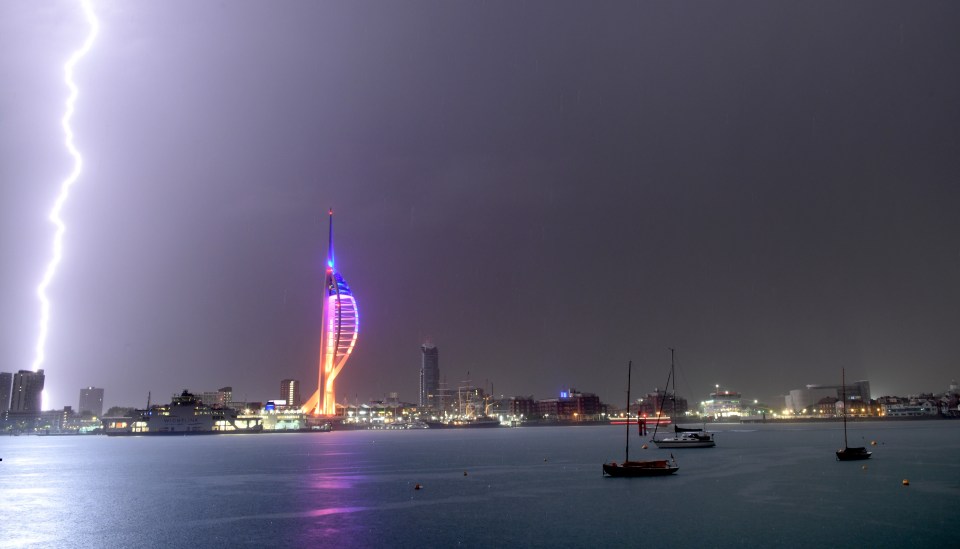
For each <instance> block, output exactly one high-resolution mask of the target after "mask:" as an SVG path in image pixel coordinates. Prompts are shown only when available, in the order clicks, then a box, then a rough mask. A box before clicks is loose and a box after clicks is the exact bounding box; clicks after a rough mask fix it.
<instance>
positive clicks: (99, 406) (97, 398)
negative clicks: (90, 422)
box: [77, 387, 103, 417]
mask: <svg viewBox="0 0 960 549" xmlns="http://www.w3.org/2000/svg"><path fill="white" fill-rule="evenodd" d="M77 410H80V415H83V413H84V412H89V413H90V414H91V415H92V416H93V417H100V416H102V415H103V389H101V388H99V387H87V388H85V389H80V406H78V407H77Z"/></svg>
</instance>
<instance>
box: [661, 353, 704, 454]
mask: <svg viewBox="0 0 960 549" xmlns="http://www.w3.org/2000/svg"><path fill="white" fill-rule="evenodd" d="M674 351H675V349H672V348H671V349H670V375H669V376H667V384H666V385H665V386H664V398H666V396H667V395H669V394H671V393H669V392H667V388H668V387H669V386H670V380H671V379H672V380H673V414H672V416H671V419H672V420H673V436H668V437H663V438H661V439H657V431H658V430H659V428H660V415H661V414H662V413H663V399H660V410H658V411H657V426H656V428H654V430H653V438H651V439H650V440H651V442H653V443H654V444H656V445H657V448H713V447H714V446H716V445H717V443H716V442H715V441H714V440H713V433H707V432H706V431H704V430H703V429H702V428H691V427H680V426H679V425H677V423H676V422H677V419H678V418H677V376H676V374H675V372H674V363H673V353H674Z"/></svg>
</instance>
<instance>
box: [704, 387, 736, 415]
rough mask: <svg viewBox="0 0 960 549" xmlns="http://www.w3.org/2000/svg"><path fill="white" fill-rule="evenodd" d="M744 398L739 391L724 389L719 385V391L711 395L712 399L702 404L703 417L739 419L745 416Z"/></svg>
mask: <svg viewBox="0 0 960 549" xmlns="http://www.w3.org/2000/svg"><path fill="white" fill-rule="evenodd" d="M741 398H742V396H741V395H740V393H738V392H737V391H732V390H730V389H724V388H722V387H720V386H719V385H717V390H716V391H714V392H712V393H710V399H709V400H705V401H703V402H701V403H700V406H701V408H702V409H703V415H704V416H707V417H712V418H714V419H723V418H729V417H739V416H741V415H742V414H743V404H742V403H741V402H740V399H741Z"/></svg>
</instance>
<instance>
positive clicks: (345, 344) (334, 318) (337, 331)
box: [303, 210, 360, 416]
mask: <svg viewBox="0 0 960 549" xmlns="http://www.w3.org/2000/svg"><path fill="white" fill-rule="evenodd" d="M329 215H330V241H329V244H328V246H327V274H326V277H325V279H324V300H323V317H322V318H323V325H322V327H321V331H320V368H319V370H320V376H319V377H320V380H319V384H318V385H317V392H316V393H314V394H313V396H312V397H310V400H308V401H307V403H306V404H305V405H304V406H303V410H304V411H305V412H311V413H313V414H315V415H318V416H319V415H323V416H333V415H336V413H337V405H336V395H335V393H334V380H336V378H337V375H339V374H340V370H342V369H343V366H344V364H346V362H347V359H348V358H350V353H352V352H353V348H354V346H355V345H356V344H357V334H358V333H359V330H360V317H359V316H358V314H357V302H356V300H354V298H353V293H352V292H351V291H350V287H349V286H347V283H346V282H345V281H344V280H343V277H342V276H340V273H339V272H337V270H336V266H335V264H334V256H333V210H330V212H329Z"/></svg>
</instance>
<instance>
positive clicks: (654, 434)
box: [637, 347, 677, 442]
mask: <svg viewBox="0 0 960 549" xmlns="http://www.w3.org/2000/svg"><path fill="white" fill-rule="evenodd" d="M667 348H668V349H670V373H669V374H667V382H666V383H665V384H664V385H663V396H661V397H660V407H659V408H658V409H657V424H656V425H654V426H653V435H652V436H651V438H650V440H652V441H654V442H656V440H657V431H658V430H659V429H660V416H661V415H663V399H665V398H666V397H667V394H668V392H667V388H668V387H670V379H671V378H673V347H667ZM673 384H674V387H676V384H677V382H676V381H674V382H673ZM659 390H660V389H657V391H659ZM674 415H676V414H674ZM637 421H639V418H638V420H637ZM671 421H672V420H671Z"/></svg>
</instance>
